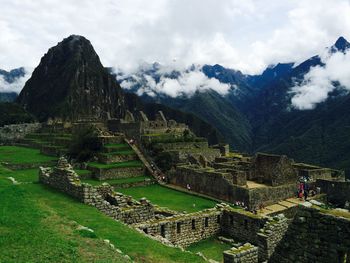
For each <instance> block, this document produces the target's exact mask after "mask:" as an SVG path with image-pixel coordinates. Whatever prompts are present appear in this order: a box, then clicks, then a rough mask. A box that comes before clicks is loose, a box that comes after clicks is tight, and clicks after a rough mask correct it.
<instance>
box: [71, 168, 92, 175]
mask: <svg viewBox="0 0 350 263" xmlns="http://www.w3.org/2000/svg"><path fill="white" fill-rule="evenodd" d="M74 171H75V172H76V173H77V174H78V175H87V174H91V171H89V170H83V169H74Z"/></svg>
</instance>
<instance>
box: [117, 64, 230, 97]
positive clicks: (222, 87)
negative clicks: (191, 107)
mask: <svg viewBox="0 0 350 263" xmlns="http://www.w3.org/2000/svg"><path fill="white" fill-rule="evenodd" d="M170 72H172V70H170V68H169V67H162V66H159V68H158V70H157V71H156V73H155V74H157V75H158V76H160V78H159V81H156V80H155V79H154V77H152V76H150V75H149V74H147V73H144V74H143V75H142V77H140V76H138V75H135V74H132V75H129V76H123V77H124V78H125V80H123V81H122V82H121V86H122V87H123V88H125V89H130V88H132V87H133V86H134V85H135V84H139V85H140V87H138V89H137V94H138V95H142V94H147V95H149V96H152V97H153V96H155V95H156V94H165V95H167V96H170V97H177V96H179V95H185V96H192V95H193V94H194V93H195V92H196V91H199V92H201V91H206V90H214V91H216V92H218V93H219V94H221V95H225V94H227V92H228V91H229V90H230V88H231V86H230V85H228V84H224V83H220V82H219V81H218V80H217V79H215V78H208V77H207V76H206V75H205V74H204V73H203V72H202V71H200V70H199V69H198V68H195V69H194V70H184V71H181V72H179V76H178V77H177V78H171V77H167V75H164V74H165V73H170Z"/></svg>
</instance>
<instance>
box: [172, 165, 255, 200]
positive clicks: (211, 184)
mask: <svg viewBox="0 0 350 263" xmlns="http://www.w3.org/2000/svg"><path fill="white" fill-rule="evenodd" d="M230 178H231V180H232V175H231V174H230V173H223V172H217V171H215V170H213V169H205V168H200V167H196V166H194V165H192V166H179V167H177V169H176V172H175V174H174V175H172V176H169V181H170V183H172V184H175V185H179V186H182V187H186V186H187V184H189V185H190V187H191V190H193V191H195V192H197V193H203V194H206V195H209V196H212V197H215V198H217V199H220V200H225V201H228V202H231V203H234V202H235V201H241V202H244V203H246V204H247V205H248V203H249V191H248V189H246V188H243V187H241V186H236V185H233V183H232V181H231V182H230Z"/></svg>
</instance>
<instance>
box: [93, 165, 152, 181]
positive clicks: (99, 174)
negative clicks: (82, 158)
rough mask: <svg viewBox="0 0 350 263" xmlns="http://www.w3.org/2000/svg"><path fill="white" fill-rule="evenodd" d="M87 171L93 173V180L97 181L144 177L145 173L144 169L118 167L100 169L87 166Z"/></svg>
mask: <svg viewBox="0 0 350 263" xmlns="http://www.w3.org/2000/svg"><path fill="white" fill-rule="evenodd" d="M88 170H90V171H91V172H93V174H94V178H96V179H98V180H107V179H119V178H129V177H138V176H142V175H144V173H145V170H144V167H120V168H119V167H118V168H109V169H102V168H97V167H91V166H88Z"/></svg>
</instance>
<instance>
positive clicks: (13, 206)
mask: <svg viewBox="0 0 350 263" xmlns="http://www.w3.org/2000/svg"><path fill="white" fill-rule="evenodd" d="M28 186H29V185H8V184H7V183H6V182H3V179H0V196H1V203H0V210H1V216H0V262H128V261H127V260H126V259H124V258H123V257H122V256H121V255H120V254H118V253H116V252H115V251H114V250H112V249H111V248H110V247H108V246H107V245H106V244H104V242H103V241H102V240H101V239H98V238H84V237H83V236H82V235H81V234H80V233H79V232H78V231H76V227H77V224H76V223H73V222H72V220H70V219H68V218H66V217H65V216H62V215H60V214H59V213H58V211H57V210H54V209H52V208H51V207H49V206H47V205H44V204H42V203H41V202H42V201H41V200H40V199H34V198H33V197H32V196H31V194H32V192H31V191H33V190H34V189H35V190H36V191H37V190H39V189H40V188H41V185H39V184H35V185H34V184H31V185H30V186H31V187H28ZM27 188H28V189H27ZM44 193H45V192H43V194H44Z"/></svg>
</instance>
